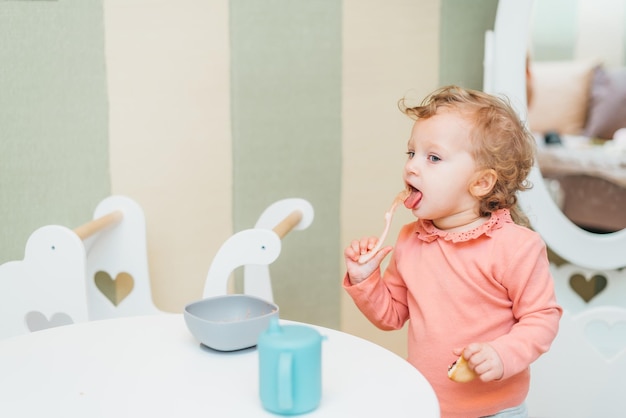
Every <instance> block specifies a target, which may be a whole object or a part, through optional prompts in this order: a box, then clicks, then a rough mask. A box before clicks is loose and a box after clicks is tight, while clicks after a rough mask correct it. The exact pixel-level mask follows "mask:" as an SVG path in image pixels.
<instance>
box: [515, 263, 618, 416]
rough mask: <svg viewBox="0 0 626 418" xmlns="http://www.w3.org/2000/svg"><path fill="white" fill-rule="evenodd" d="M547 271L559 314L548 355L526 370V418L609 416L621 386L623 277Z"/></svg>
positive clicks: (570, 268) (559, 268) (575, 269)
mask: <svg viewBox="0 0 626 418" xmlns="http://www.w3.org/2000/svg"><path fill="white" fill-rule="evenodd" d="M551 269H552V274H553V277H554V281H555V291H556V294H557V299H558V301H559V303H560V304H561V305H562V306H563V309H564V314H563V317H562V318H561V323H560V327H559V333H558V335H557V337H556V339H555V340H554V342H553V344H552V347H551V348H550V351H548V352H547V353H546V354H544V355H543V356H542V357H540V358H539V359H538V360H537V361H536V362H535V363H533V364H532V365H531V376H532V378H531V387H530V393H529V394H528V400H527V402H528V409H529V413H530V416H533V417H568V418H570V417H571V418H578V417H580V418H584V417H610V416H615V411H616V410H617V409H616V408H618V407H619V406H620V403H621V399H620V397H619V396H618V394H619V393H622V392H623V387H624V383H626V378H625V377H624V376H625V373H626V297H625V296H626V272H625V271H623V270H605V271H602V270H597V269H588V268H583V267H579V266H575V265H572V264H570V263H563V264H560V265H557V264H556V263H553V264H552V266H551Z"/></svg>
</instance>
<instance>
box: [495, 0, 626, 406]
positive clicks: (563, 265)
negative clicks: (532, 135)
mask: <svg viewBox="0 0 626 418" xmlns="http://www.w3.org/2000/svg"><path fill="white" fill-rule="evenodd" d="M532 3H533V2H532V0H499V2H498V9H497V13H496V21H495V25H494V30H493V31H489V32H488V34H487V36H486V37H485V80H484V87H485V91H486V92H488V93H494V94H503V95H506V96H507V97H508V98H509V100H510V101H511V103H512V104H513V106H514V107H515V109H516V110H517V111H518V112H519V114H520V117H521V119H522V120H526V115H527V108H526V103H527V102H526V85H525V80H526V56H527V52H528V46H527V42H528V39H529V22H530V16H531V11H532ZM529 180H530V182H531V183H532V184H533V188H532V189H530V190H528V191H525V192H523V193H520V195H519V198H520V204H521V207H522V209H523V210H524V212H525V213H526V214H527V215H528V217H529V219H530V221H531V225H532V227H533V229H534V230H536V231H537V232H539V233H540V234H541V236H542V237H543V239H544V240H545V242H546V244H547V246H548V247H549V248H550V249H551V250H552V252H553V253H554V256H553V257H552V262H551V271H552V275H553V277H554V284H555V292H556V296H557V300H558V302H559V303H560V304H561V305H562V306H563V310H564V313H563V317H562V318H561V322H560V328H559V332H558V335H557V337H556V339H555V340H554V342H553V344H552V347H551V348H550V350H549V351H548V352H547V353H545V354H544V355H542V356H541V357H540V358H539V359H538V360H537V361H535V362H534V363H533V364H532V365H531V384H530V392H529V394H528V397H527V404H528V411H529V416H531V417H546V418H547V417H550V418H552V417H567V418H579V417H580V418H588V417H617V416H623V415H624V414H623V413H622V412H620V411H622V410H623V402H622V392H623V388H624V385H625V384H626V378H625V377H624V376H626V273H625V269H624V267H626V230H622V231H618V232H614V233H610V234H594V233H591V232H588V231H585V230H583V229H581V228H579V227H578V226H576V225H575V224H573V223H572V222H571V221H570V220H569V219H568V218H567V217H566V216H565V215H564V214H563V213H562V212H561V210H560V209H559V207H558V206H557V204H556V203H555V202H554V200H553V198H552V197H551V195H550V193H549V191H548V189H547V188H546V186H545V184H544V181H543V177H542V174H541V171H540V169H539V168H538V167H534V168H533V170H532V172H531V174H530V177H529Z"/></svg>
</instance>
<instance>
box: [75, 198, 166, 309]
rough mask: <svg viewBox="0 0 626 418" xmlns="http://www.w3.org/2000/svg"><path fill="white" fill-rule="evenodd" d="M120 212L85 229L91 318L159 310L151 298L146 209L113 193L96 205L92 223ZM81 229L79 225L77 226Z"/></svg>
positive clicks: (88, 299) (88, 297)
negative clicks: (87, 229)
mask: <svg viewBox="0 0 626 418" xmlns="http://www.w3.org/2000/svg"><path fill="white" fill-rule="evenodd" d="M116 214H119V216H118V217H114V218H113V219H112V220H111V222H110V223H109V224H106V225H104V227H97V225H96V227H95V228H92V230H91V231H92V232H91V233H89V232H87V233H85V234H84V235H85V236H84V243H85V249H86V271H85V277H86V282H87V301H88V306H89V319H92V320H95V319H105V318H116V317H121V316H129V315H145V314H153V313H160V312H161V311H160V310H159V309H158V308H157V307H156V305H155V304H154V302H153V300H152V288H151V285H150V274H149V272H148V252H147V249H146V221H145V217H144V213H143V209H142V208H141V206H139V204H138V203H137V202H135V201H134V200H132V199H130V198H128V197H125V196H110V197H108V198H106V199H104V200H102V201H101V202H100V203H99V204H98V206H97V207H96V209H95V211H94V215H93V221H92V222H91V223H88V224H85V226H86V227H89V225H90V224H91V225H93V223H96V222H98V220H102V219H105V218H106V217H107V216H112V215H116ZM75 231H76V232H77V233H79V234H81V233H80V230H79V229H78V228H77V229H76V230H75Z"/></svg>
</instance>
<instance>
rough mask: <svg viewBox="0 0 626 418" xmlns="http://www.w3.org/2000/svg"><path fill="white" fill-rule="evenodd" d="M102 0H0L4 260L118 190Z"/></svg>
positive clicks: (0, 241)
mask: <svg viewBox="0 0 626 418" xmlns="http://www.w3.org/2000/svg"><path fill="white" fill-rule="evenodd" d="M103 18H104V16H103V8H102V0H65V1H59V2H43V1H42V2H32V1H17V2H0V39H2V41H1V42H0V62H2V63H3V65H2V71H0V92H1V93H0V155H1V156H2V163H1V164H0V219H1V220H2V234H0V263H2V262H5V261H9V260H15V259H21V258H22V256H23V253H24V245H25V244H26V240H27V239H28V237H29V236H30V234H31V233H32V232H33V231H34V230H35V229H37V228H39V227H41V226H44V225H47V224H60V225H65V226H68V227H74V226H78V225H80V224H82V223H83V222H86V221H87V220H89V219H91V217H92V214H93V211H94V209H95V207H96V205H97V204H98V202H100V200H102V199H103V198H104V197H106V196H108V194H109V190H110V183H109V166H108V138H107V137H108V124H107V117H108V116H107V114H108V110H107V97H106V81H105V63H104V29H103Z"/></svg>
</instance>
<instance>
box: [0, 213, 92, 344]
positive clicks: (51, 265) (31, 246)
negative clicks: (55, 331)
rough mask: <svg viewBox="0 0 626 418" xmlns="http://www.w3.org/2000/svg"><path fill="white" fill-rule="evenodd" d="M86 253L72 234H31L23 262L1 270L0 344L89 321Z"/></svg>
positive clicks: (51, 229) (52, 228)
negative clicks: (14, 336)
mask: <svg viewBox="0 0 626 418" xmlns="http://www.w3.org/2000/svg"><path fill="white" fill-rule="evenodd" d="M85 287H86V285H85V248H84V246H83V243H82V241H81V239H80V238H79V237H78V236H77V235H76V234H75V233H74V232H73V231H72V230H70V229H68V228H65V227H63V226H58V225H48V226H44V227H41V228H39V229H37V230H36V231H35V232H33V233H32V234H31V236H30V237H29V238H28V241H27V243H26V248H25V250H24V259H23V260H15V261H9V262H6V263H4V264H2V265H0V339H2V338H6V337H10V336H13V335H19V334H24V333H29V332H32V331H39V330H41V329H45V328H49V327H52V326H61V325H67V324H72V323H78V322H84V321H87V320H88V308H87V300H86V298H85Z"/></svg>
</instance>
